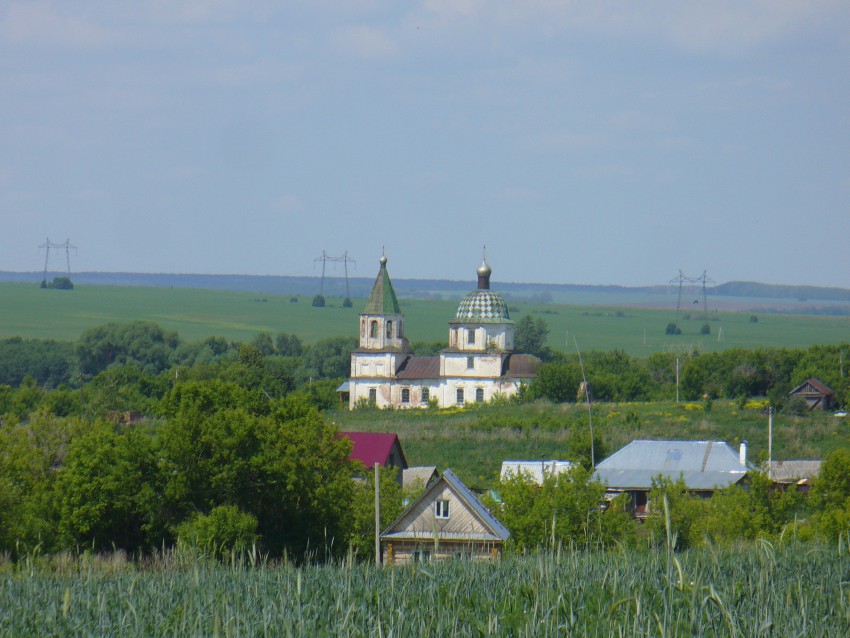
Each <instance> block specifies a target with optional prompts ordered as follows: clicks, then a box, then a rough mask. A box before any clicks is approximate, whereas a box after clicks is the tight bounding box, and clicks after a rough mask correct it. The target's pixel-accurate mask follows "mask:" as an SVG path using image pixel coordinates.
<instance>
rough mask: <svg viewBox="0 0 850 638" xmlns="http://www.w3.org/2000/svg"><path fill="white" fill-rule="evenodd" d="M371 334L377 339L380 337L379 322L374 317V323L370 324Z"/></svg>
mask: <svg viewBox="0 0 850 638" xmlns="http://www.w3.org/2000/svg"><path fill="white" fill-rule="evenodd" d="M369 336H370V337H371V338H372V339H376V338H377V337H378V322H377V320H375V319H372V323H371V324H370V326H369Z"/></svg>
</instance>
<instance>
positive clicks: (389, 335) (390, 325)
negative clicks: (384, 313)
mask: <svg viewBox="0 0 850 638" xmlns="http://www.w3.org/2000/svg"><path fill="white" fill-rule="evenodd" d="M392 336H393V322H392V321H387V339H390V338H392Z"/></svg>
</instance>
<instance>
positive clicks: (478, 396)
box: [475, 388, 484, 403]
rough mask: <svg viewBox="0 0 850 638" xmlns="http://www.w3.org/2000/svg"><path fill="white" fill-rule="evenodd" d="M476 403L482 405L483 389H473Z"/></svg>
mask: <svg viewBox="0 0 850 638" xmlns="http://www.w3.org/2000/svg"><path fill="white" fill-rule="evenodd" d="M475 401H476V403H484V388H475Z"/></svg>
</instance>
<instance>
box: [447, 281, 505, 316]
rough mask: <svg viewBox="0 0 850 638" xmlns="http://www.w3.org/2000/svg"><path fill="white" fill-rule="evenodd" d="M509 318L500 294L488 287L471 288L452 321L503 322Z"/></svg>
mask: <svg viewBox="0 0 850 638" xmlns="http://www.w3.org/2000/svg"><path fill="white" fill-rule="evenodd" d="M510 320H511V316H510V315H509V314H508V306H507V304H506V303H505V300H504V299H502V296H501V295H500V294H499V293H497V292H493V291H492V290H488V289H481V288H479V289H478V290H473V291H472V292H471V293H469V294H468V295H466V297H464V298H463V299H462V300H461V302H460V305H459V306H458V307H457V315H455V322H454V323H461V322H467V321H469V322H472V323H505V322H508V321H510Z"/></svg>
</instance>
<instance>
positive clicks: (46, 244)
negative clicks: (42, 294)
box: [38, 237, 77, 286]
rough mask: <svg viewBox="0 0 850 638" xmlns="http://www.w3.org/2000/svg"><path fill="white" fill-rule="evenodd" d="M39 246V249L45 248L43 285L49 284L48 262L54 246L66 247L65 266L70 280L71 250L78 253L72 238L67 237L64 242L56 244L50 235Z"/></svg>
mask: <svg viewBox="0 0 850 638" xmlns="http://www.w3.org/2000/svg"><path fill="white" fill-rule="evenodd" d="M38 248H39V250H40V249H42V248H44V275H43V276H42V279H41V285H42V286H46V285H47V267H48V263H49V261H50V249H51V248H54V249H58V248H64V249H65V267H66V271H67V273H68V279H69V280H70V279H71V251H72V250H73V251H74V253H75V254H76V252H77V247H76V246H74V245H72V244H71V240H70V239H66V240H65V241H64V243H61V244H55V243H53V242H51V241H50V237H48V238H47V239H46V241H45V242H44V243H43V244H42V245H41V246H39V247H38Z"/></svg>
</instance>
